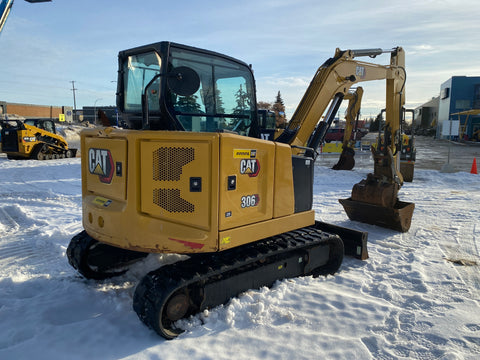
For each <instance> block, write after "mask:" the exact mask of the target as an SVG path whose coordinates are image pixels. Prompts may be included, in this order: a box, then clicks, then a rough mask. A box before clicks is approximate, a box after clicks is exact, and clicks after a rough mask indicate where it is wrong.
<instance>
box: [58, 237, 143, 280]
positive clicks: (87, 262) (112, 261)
mask: <svg viewBox="0 0 480 360" xmlns="http://www.w3.org/2000/svg"><path fill="white" fill-rule="evenodd" d="M147 255H148V253H141V252H135V251H129V250H125V249H121V248H117V247H113V246H110V245H107V244H103V243H99V242H98V241H97V240H95V239H94V238H92V237H91V236H90V235H88V234H87V232H86V231H85V230H83V231H82V232H80V233H78V234H77V235H75V236H74V237H73V238H72V240H70V244H69V245H68V248H67V258H68V262H69V263H70V265H71V266H73V267H74V268H75V269H76V270H77V271H78V272H79V273H80V274H82V275H83V276H84V277H86V278H87V279H95V280H103V279H107V278H111V277H114V276H118V275H122V274H124V273H125V272H127V270H128V267H127V266H128V265H130V264H132V263H133V262H135V261H138V260H141V259H143V258H144V257H146V256H147ZM95 262H97V264H96V266H92V263H95Z"/></svg>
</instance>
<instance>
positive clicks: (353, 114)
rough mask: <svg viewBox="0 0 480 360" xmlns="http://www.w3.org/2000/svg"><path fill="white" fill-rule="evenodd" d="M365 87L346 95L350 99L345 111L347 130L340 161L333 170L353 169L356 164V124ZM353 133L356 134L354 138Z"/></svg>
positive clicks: (344, 135)
mask: <svg viewBox="0 0 480 360" xmlns="http://www.w3.org/2000/svg"><path fill="white" fill-rule="evenodd" d="M362 96H363V88H362V87H360V86H359V87H358V88H357V89H355V91H353V92H349V93H348V94H347V95H345V97H344V98H345V99H347V100H348V107H347V111H346V113H345V121H346V124H345V132H344V134H343V142H342V153H341V154H340V158H339V159H338V162H337V163H336V164H335V165H333V167H332V169H333V170H352V169H353V167H354V166H355V158H354V157H355V149H354V148H355V141H356V140H357V139H356V132H355V133H354V130H356V127H355V124H356V122H357V120H358V115H359V114H360V105H361V104H362ZM352 134H354V136H353V139H352Z"/></svg>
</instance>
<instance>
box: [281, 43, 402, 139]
mask: <svg viewBox="0 0 480 360" xmlns="http://www.w3.org/2000/svg"><path fill="white" fill-rule="evenodd" d="M384 53H390V54H391V58H390V64H388V65H379V64H374V63H368V62H363V61H359V60H356V58H358V57H365V56H369V57H376V56H377V55H381V54H384ZM405 74H406V73H405V53H404V51H403V49H402V48H400V47H397V48H394V49H390V50H382V49H366V50H344V51H342V50H340V49H337V50H336V52H335V56H334V57H333V58H330V59H328V60H327V61H326V62H325V63H324V64H323V65H322V66H320V68H319V69H318V70H317V72H316V74H315V76H314V77H313V79H312V81H311V83H310V85H309V87H308V89H307V91H306V92H305V94H304V96H303V98H302V100H301V101H300V104H299V105H298V107H297V109H296V110H295V113H294V114H293V116H292V120H291V121H290V123H289V124H288V127H287V129H286V131H285V135H284V137H283V139H282V140H283V141H284V142H288V143H289V144H290V145H294V146H310V147H312V145H316V144H315V143H316V142H320V140H322V139H323V137H324V134H325V133H326V131H327V130H328V128H329V126H330V124H331V122H332V121H333V117H334V115H335V113H336V111H335V110H336V109H338V107H339V106H340V103H341V100H343V98H344V97H345V96H346V95H347V94H348V93H349V90H350V88H351V87H352V86H353V85H354V84H357V83H360V82H365V81H373V80H386V83H387V86H386V103H387V112H388V113H389V116H388V118H389V121H390V122H391V126H390V127H391V129H393V130H392V132H394V131H395V129H398V128H399V125H400V115H399V113H398V112H399V110H400V109H401V106H402V104H403V102H404V97H403V93H402V91H403V88H404V85H405ZM329 104H330V108H329V111H328V112H327V114H326V116H325V120H324V121H323V123H322V122H320V123H318V121H319V119H320V118H321V116H322V115H323V114H324V113H325V110H326V109H327V107H328V106H329ZM312 134H313V136H312ZM322 135H323V136H322ZM392 135H393V134H392ZM287 137H288V138H287ZM317 145H318V144H317Z"/></svg>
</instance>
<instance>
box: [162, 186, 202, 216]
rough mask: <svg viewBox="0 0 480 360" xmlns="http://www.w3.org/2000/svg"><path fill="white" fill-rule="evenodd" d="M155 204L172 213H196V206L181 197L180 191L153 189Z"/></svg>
mask: <svg viewBox="0 0 480 360" xmlns="http://www.w3.org/2000/svg"><path fill="white" fill-rule="evenodd" d="M153 202H154V204H156V205H158V206H160V207H161V208H162V209H165V210H167V211H169V212H172V213H182V212H183V213H192V212H194V211H195V205H193V204H192V203H190V202H188V201H187V200H185V199H182V198H181V197H180V189H153Z"/></svg>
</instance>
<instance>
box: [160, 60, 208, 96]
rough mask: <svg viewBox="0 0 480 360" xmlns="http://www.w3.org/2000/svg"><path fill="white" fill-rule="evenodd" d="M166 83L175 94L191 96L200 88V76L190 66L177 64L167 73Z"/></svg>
mask: <svg viewBox="0 0 480 360" xmlns="http://www.w3.org/2000/svg"><path fill="white" fill-rule="evenodd" d="M167 84H168V87H169V88H170V90H172V91H173V92H174V93H175V94H177V95H180V96H191V95H193V94H195V93H196V92H197V91H198V89H199V88H200V77H199V76H198V74H197V72H196V71H195V70H193V69H192V68H189V67H187V66H179V67H176V68H174V69H173V70H172V71H170V72H169V73H168V75H167Z"/></svg>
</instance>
